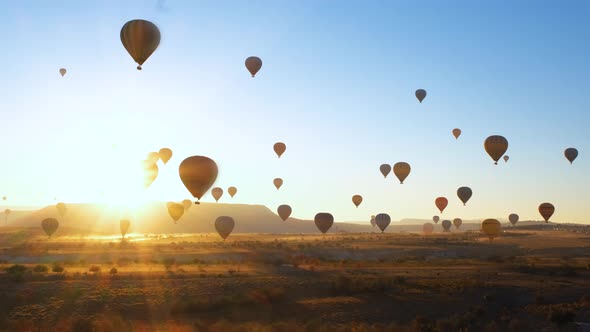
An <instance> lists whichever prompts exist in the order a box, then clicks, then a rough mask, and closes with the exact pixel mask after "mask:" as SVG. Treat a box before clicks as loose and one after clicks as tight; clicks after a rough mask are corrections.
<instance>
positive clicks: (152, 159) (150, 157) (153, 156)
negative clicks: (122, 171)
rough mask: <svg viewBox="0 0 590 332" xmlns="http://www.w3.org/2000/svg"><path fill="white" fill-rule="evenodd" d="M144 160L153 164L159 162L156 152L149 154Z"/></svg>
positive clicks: (158, 155)
mask: <svg viewBox="0 0 590 332" xmlns="http://www.w3.org/2000/svg"><path fill="white" fill-rule="evenodd" d="M145 159H146V160H148V161H150V162H152V163H154V164H155V163H157V162H158V160H160V154H159V153H158V152H150V153H148V154H147V157H146V158H145Z"/></svg>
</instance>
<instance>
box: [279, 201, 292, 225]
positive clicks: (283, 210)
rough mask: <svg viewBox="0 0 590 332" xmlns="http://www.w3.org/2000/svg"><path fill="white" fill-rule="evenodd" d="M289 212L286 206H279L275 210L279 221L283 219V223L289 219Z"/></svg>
mask: <svg viewBox="0 0 590 332" xmlns="http://www.w3.org/2000/svg"><path fill="white" fill-rule="evenodd" d="M291 212H292V210H291V207H290V206H289V205H286V204H283V205H279V207H278V208H277V214H278V215H279V217H281V219H283V221H286V220H287V218H289V216H290V215H291Z"/></svg>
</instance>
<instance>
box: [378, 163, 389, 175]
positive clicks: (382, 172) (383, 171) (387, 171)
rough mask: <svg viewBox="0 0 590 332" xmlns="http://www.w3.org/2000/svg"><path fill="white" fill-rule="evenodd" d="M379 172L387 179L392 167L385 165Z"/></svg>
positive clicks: (380, 167)
mask: <svg viewBox="0 0 590 332" xmlns="http://www.w3.org/2000/svg"><path fill="white" fill-rule="evenodd" d="M379 170H380V171H381V174H383V177H385V178H386V177H387V175H389V173H391V166H390V165H388V164H383V165H381V166H379Z"/></svg>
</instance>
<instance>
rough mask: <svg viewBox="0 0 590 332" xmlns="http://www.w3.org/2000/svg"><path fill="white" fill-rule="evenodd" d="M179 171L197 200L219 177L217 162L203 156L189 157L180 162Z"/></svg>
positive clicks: (184, 182)
mask: <svg viewBox="0 0 590 332" xmlns="http://www.w3.org/2000/svg"><path fill="white" fill-rule="evenodd" d="M178 173H179V175H180V179H181V180H182V183H183V184H184V186H185V187H186V189H188V191H189V192H190V193H191V194H192V195H193V197H195V198H196V199H197V200H200V199H201V197H203V195H204V194H205V193H206V192H207V191H208V190H209V188H211V186H212V185H213V183H215V180H216V179H217V173H218V169H217V164H216V163H215V161H213V160H211V159H209V158H207V157H203V156H192V157H188V158H186V159H185V160H183V161H182V163H180V166H179V168H178Z"/></svg>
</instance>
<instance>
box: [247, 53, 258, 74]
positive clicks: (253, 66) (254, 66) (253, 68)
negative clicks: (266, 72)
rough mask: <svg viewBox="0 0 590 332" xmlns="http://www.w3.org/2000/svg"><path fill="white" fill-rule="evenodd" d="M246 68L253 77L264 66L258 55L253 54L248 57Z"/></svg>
mask: <svg viewBox="0 0 590 332" xmlns="http://www.w3.org/2000/svg"><path fill="white" fill-rule="evenodd" d="M246 68H247V69H248V71H249V72H250V74H251V75H252V77H254V76H256V73H258V71H259V70H260V68H262V60H260V58H259V57H257V56H251V57H249V58H247V59H246Z"/></svg>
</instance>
